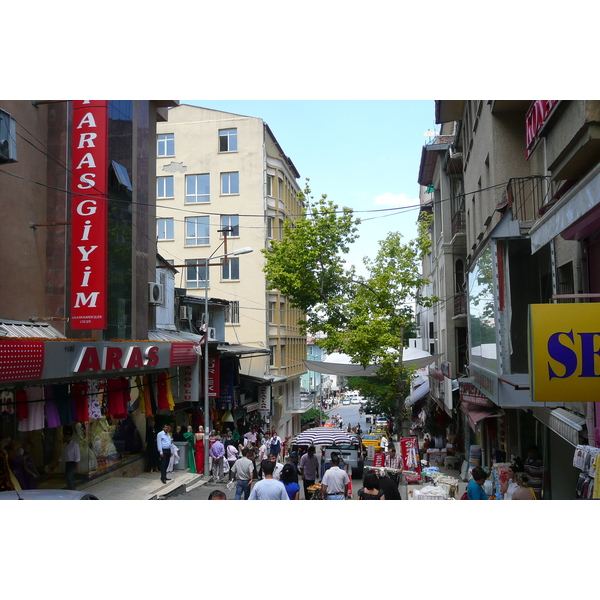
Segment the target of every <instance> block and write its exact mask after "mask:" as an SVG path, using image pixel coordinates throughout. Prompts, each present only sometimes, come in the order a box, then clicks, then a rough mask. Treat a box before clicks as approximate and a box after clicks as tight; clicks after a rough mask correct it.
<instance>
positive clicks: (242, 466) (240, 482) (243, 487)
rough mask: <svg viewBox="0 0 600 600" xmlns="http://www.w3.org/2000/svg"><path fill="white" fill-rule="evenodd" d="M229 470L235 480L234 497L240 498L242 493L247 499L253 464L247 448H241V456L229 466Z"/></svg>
mask: <svg viewBox="0 0 600 600" xmlns="http://www.w3.org/2000/svg"><path fill="white" fill-rule="evenodd" d="M231 472H232V473H233V475H234V476H235V479H236V480H237V485H236V489H235V499H236V500H241V499H242V494H243V495H244V500H248V497H249V496H250V486H251V485H252V476H253V473H254V464H253V462H252V461H251V460H250V459H249V458H248V448H243V449H242V458H240V459H239V460H236V461H235V463H234V464H233V467H232V468H231Z"/></svg>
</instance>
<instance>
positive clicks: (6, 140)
mask: <svg viewBox="0 0 600 600" xmlns="http://www.w3.org/2000/svg"><path fill="white" fill-rule="evenodd" d="M12 162H17V136H16V133H15V120H14V119H13V118H12V117H11V116H10V115H9V114H8V113H7V112H6V111H3V110H0V164H2V163H12Z"/></svg>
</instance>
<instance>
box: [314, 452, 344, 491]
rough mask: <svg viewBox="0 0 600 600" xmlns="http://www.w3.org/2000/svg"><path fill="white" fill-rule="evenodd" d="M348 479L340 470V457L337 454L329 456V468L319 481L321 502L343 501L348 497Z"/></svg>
mask: <svg viewBox="0 0 600 600" xmlns="http://www.w3.org/2000/svg"><path fill="white" fill-rule="evenodd" d="M349 483H350V478H349V477H348V473H346V471H342V469H340V457H339V455H338V453H337V452H332V454H331V467H330V468H329V469H327V471H325V474H324V475H323V479H322V480H321V495H322V497H323V500H345V499H346V497H347V496H348V484H349Z"/></svg>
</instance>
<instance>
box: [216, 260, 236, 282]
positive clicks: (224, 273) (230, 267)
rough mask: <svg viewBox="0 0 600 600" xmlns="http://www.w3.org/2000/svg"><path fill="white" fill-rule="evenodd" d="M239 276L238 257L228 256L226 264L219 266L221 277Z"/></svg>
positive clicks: (230, 278)
mask: <svg viewBox="0 0 600 600" xmlns="http://www.w3.org/2000/svg"><path fill="white" fill-rule="evenodd" d="M239 278H240V259H239V258H237V257H234V258H229V259H228V260H227V264H226V265H223V266H222V267H221V279H223V280H237V279H239Z"/></svg>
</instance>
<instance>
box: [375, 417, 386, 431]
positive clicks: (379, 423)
mask: <svg viewBox="0 0 600 600" xmlns="http://www.w3.org/2000/svg"><path fill="white" fill-rule="evenodd" d="M374 424H375V427H385V428H386V429H389V421H388V419H386V418H385V417H377V418H376V419H375V423H374Z"/></svg>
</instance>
